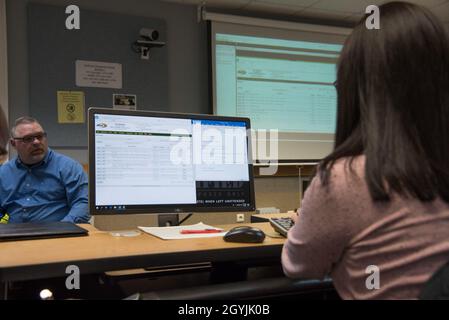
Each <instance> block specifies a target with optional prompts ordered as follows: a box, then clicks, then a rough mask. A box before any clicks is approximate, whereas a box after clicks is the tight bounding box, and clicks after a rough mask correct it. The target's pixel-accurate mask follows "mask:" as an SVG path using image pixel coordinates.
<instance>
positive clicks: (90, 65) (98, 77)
mask: <svg viewBox="0 0 449 320" xmlns="http://www.w3.org/2000/svg"><path fill="white" fill-rule="evenodd" d="M75 65H76V86H78V87H96V88H114V89H121V88H122V65H121V64H120V63H109V62H100V61H86V60H76V62H75Z"/></svg>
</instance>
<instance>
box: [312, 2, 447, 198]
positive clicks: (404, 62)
mask: <svg viewBox="0 0 449 320" xmlns="http://www.w3.org/2000/svg"><path fill="white" fill-rule="evenodd" d="M379 9H380V29H378V30H376V29H372V30H368V29H367V28H366V27H365V18H363V19H362V20H361V21H360V22H359V23H358V25H357V26H356V27H355V29H354V30H353V32H352V34H351V35H350V36H349V37H348V38H347V40H346V42H345V45H344V47H343V50H342V52H341V55H340V59H339V62H338V70H337V82H336V87H337V96H338V99H337V130H336V137H335V148H334V150H333V152H332V153H331V154H330V155H329V156H327V157H326V158H324V159H323V160H322V162H321V165H320V168H319V171H318V173H319V175H320V178H321V179H322V181H323V184H324V185H327V184H328V183H329V180H330V176H331V169H332V167H333V165H334V163H335V162H336V161H337V160H338V159H340V158H343V157H349V158H350V159H351V161H350V162H349V167H350V168H351V162H352V160H354V157H355V156H358V155H362V154H364V155H365V156H366V163H365V179H366V182H367V184H368V188H369V191H370V194H371V197H372V198H373V199H374V200H381V201H382V200H384V201H387V200H389V199H390V196H389V195H390V194H391V193H392V192H395V193H398V194H400V195H403V196H410V197H413V198H417V199H419V200H421V201H432V200H434V199H435V198H436V197H441V198H442V199H444V200H445V201H446V202H449V37H448V34H447V33H446V31H445V30H444V27H443V26H442V24H441V23H440V22H439V21H438V19H437V18H436V17H435V16H434V15H433V14H432V13H431V12H430V11H429V10H427V9H425V8H423V7H420V6H417V5H413V4H410V3H405V2H391V3H387V4H384V5H382V6H380V7H379Z"/></svg>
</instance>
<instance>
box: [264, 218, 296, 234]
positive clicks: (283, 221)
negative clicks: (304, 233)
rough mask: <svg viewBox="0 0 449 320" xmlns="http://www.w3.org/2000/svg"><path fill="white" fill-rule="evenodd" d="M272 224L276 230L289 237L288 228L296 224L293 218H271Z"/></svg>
mask: <svg viewBox="0 0 449 320" xmlns="http://www.w3.org/2000/svg"><path fill="white" fill-rule="evenodd" d="M270 224H271V226H272V227H273V229H274V230H275V231H277V232H278V233H280V234H281V235H283V236H284V237H287V234H288V230H290V228H291V227H293V225H294V224H295V222H294V220H293V219H292V218H270Z"/></svg>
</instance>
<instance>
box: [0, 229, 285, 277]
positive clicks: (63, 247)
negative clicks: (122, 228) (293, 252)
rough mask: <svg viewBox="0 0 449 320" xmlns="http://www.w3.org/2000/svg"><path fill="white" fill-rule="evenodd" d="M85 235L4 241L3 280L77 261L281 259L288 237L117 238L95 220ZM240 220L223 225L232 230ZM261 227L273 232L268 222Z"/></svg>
mask: <svg viewBox="0 0 449 320" xmlns="http://www.w3.org/2000/svg"><path fill="white" fill-rule="evenodd" d="M81 226H82V227H84V228H86V229H88V230H89V235H88V236H86V237H75V238H59V239H42V240H25V241H13V242H1V243H0V282H7V281H17V280H31V279H43V278H50V277H65V276H67V274H66V273H65V270H66V267H67V266H68V265H72V264H73V265H76V266H78V267H79V268H80V272H81V274H89V273H100V272H106V271H113V270H124V269H133V268H142V267H152V266H164V265H176V264H186V263H198V262H232V261H257V260H260V261H262V260H265V261H266V260H267V259H273V260H276V259H277V260H279V261H280V254H281V250H282V245H283V243H284V240H285V239H282V238H270V237H268V236H267V237H266V238H265V241H264V242H263V243H260V244H242V243H228V242H225V241H224V240H223V239H222V238H221V237H213V238H197V239H183V240H161V239H159V238H156V237H154V236H152V235H149V234H146V233H142V234H141V235H139V236H136V237H115V236H112V235H111V234H109V232H106V231H99V230H97V229H95V228H94V227H92V226H91V225H81ZM235 226H236V225H235V224H234V225H224V226H220V227H222V228H224V229H225V230H229V229H230V228H232V227H235ZM257 227H258V228H260V229H262V230H264V231H266V232H267V233H269V232H272V230H273V229H272V228H271V227H270V225H269V223H258V224H257Z"/></svg>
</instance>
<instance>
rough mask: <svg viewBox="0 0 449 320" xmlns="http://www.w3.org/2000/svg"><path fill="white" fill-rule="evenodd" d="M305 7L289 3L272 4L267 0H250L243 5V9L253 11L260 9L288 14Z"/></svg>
mask: <svg viewBox="0 0 449 320" xmlns="http://www.w3.org/2000/svg"><path fill="white" fill-rule="evenodd" d="M304 8H305V7H301V6H289V5H285V4H284V5H281V4H273V3H267V2H260V1H257V2H256V1H251V2H250V3H249V4H248V5H246V6H245V10H254V11H262V12H269V13H275V14H289V15H293V14H295V13H296V12H298V11H300V10H303V9H304Z"/></svg>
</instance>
